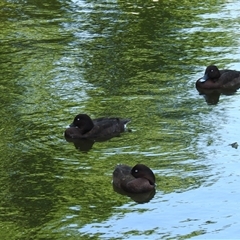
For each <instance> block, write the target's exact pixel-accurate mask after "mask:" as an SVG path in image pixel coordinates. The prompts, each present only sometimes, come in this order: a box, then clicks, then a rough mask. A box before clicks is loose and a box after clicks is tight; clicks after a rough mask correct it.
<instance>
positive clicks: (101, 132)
mask: <svg viewBox="0 0 240 240" xmlns="http://www.w3.org/2000/svg"><path fill="white" fill-rule="evenodd" d="M128 122H130V119H122V118H105V117H103V118H97V119H93V120H92V119H91V118H90V117H89V116H88V115H87V114H78V115H77V116H76V117H75V118H74V121H73V122H72V124H70V127H69V128H67V129H66V130H65V137H66V138H74V139H103V140H104V139H109V138H111V137H114V136H119V135H120V133H121V132H124V131H125V126H126V124H127V123H128Z"/></svg>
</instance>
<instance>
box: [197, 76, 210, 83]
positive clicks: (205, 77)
mask: <svg viewBox="0 0 240 240" xmlns="http://www.w3.org/2000/svg"><path fill="white" fill-rule="evenodd" d="M207 79H208V76H207V75H206V74H205V75H204V76H203V77H201V78H199V79H198V81H199V82H201V83H204V82H206V81H207Z"/></svg>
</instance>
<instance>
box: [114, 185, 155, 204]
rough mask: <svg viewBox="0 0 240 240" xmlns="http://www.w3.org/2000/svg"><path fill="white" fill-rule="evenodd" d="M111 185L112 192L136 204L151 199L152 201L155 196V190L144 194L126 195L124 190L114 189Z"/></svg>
mask: <svg viewBox="0 0 240 240" xmlns="http://www.w3.org/2000/svg"><path fill="white" fill-rule="evenodd" d="M112 185H113V190H114V191H115V192H117V193H119V194H121V195H124V196H128V197H130V198H131V199H132V200H133V201H135V202H136V203H147V202H149V201H150V200H151V199H153V197H154V196H155V193H156V190H155V189H153V190H152V191H150V192H146V193H128V192H125V191H124V190H122V189H120V188H118V187H116V186H115V185H114V184H112Z"/></svg>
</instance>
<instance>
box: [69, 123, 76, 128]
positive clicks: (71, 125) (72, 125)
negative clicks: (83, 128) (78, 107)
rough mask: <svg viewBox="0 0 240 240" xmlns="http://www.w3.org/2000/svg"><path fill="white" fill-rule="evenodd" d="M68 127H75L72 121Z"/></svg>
mask: <svg viewBox="0 0 240 240" xmlns="http://www.w3.org/2000/svg"><path fill="white" fill-rule="evenodd" d="M69 127H77V126H76V125H75V124H74V123H71V124H70V125H69Z"/></svg>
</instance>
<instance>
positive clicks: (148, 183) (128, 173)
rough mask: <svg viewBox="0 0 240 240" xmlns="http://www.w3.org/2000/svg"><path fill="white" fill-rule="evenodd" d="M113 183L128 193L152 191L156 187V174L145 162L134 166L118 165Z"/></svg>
mask: <svg viewBox="0 0 240 240" xmlns="http://www.w3.org/2000/svg"><path fill="white" fill-rule="evenodd" d="M113 185H114V186H115V187H116V188H118V189H122V190H123V191H125V192H128V193H146V192H151V191H152V190H153V189H155V176H154V174H153V172H152V170H151V169H150V168H149V167H147V166H146V165H144V164H137V165H135V166H134V167H133V168H131V167H129V166H127V165H123V164H122V165H117V166H116V168H115V170H114V172H113Z"/></svg>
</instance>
